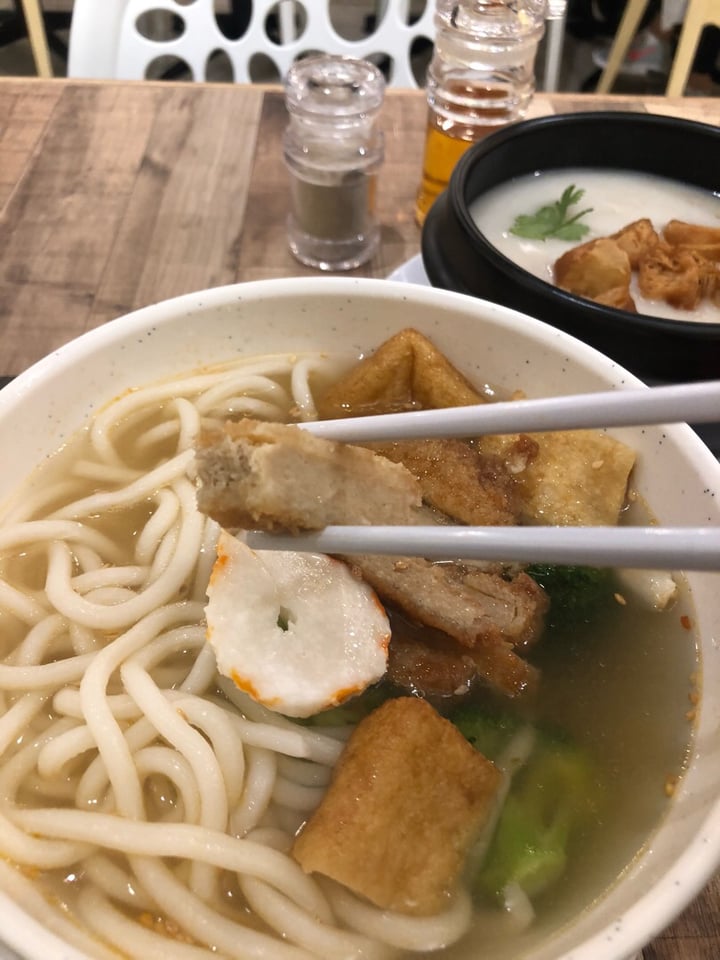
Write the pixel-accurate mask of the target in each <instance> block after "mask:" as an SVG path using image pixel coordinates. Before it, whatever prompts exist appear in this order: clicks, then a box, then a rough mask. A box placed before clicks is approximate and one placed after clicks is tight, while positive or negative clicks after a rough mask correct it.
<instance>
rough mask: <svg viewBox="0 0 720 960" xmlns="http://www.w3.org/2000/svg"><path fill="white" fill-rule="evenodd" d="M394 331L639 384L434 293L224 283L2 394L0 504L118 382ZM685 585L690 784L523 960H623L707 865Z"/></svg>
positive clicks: (715, 753) (681, 433)
mask: <svg viewBox="0 0 720 960" xmlns="http://www.w3.org/2000/svg"><path fill="white" fill-rule="evenodd" d="M406 326H414V327H416V328H417V329H419V330H421V331H422V332H424V333H426V334H427V335H429V336H430V337H431V338H432V339H433V340H434V341H435V342H436V343H437V345H438V346H439V347H440V348H441V349H443V350H444V351H445V352H446V353H447V355H448V356H449V357H450V359H451V360H452V361H453V362H454V363H455V364H456V365H457V366H458V367H459V368H460V369H461V370H462V371H463V372H464V373H466V374H467V375H468V376H469V377H470V378H471V379H477V378H478V377H480V378H481V380H485V379H487V378H491V379H492V381H493V383H494V384H495V385H496V386H497V387H499V388H500V389H503V388H505V389H507V390H508V391H510V390H513V389H515V388H516V387H522V388H523V389H524V390H525V391H526V392H527V394H528V395H529V396H542V395H550V394H568V393H573V392H584V391H593V390H605V389H618V390H624V389H628V388H638V387H641V386H642V385H641V384H640V382H639V381H638V380H636V379H635V378H634V377H633V376H632V375H630V374H629V373H627V372H626V371H625V370H623V369H622V368H621V367H619V366H618V365H617V364H616V363H614V362H612V361H610V360H608V359H607V358H606V357H604V356H602V355H601V354H599V353H597V352H596V351H594V350H593V349H591V348H590V347H587V346H586V345H584V344H582V343H580V342H578V341H575V340H573V339H571V338H570V337H569V336H567V335H566V334H564V333H562V332H560V331H558V330H556V329H554V328H552V327H549V326H545V325H543V324H541V323H539V322H537V321H534V320H531V319H529V318H527V317H525V316H523V315H521V314H519V313H516V312H514V311H512V310H509V309H506V308H504V307H500V306H497V305H494V304H490V303H485V302H483V301H480V300H477V299H473V298H470V297H467V298H466V297H463V296H461V295H458V294H454V293H449V292H446V291H442V290H436V289H431V288H426V287H421V286H414V285H408V284H402V283H392V282H387V281H373V280H363V279H348V278H337V279H336V278H327V277H321V278H307V279H289V280H272V281H263V282H257V283H249V284H243V285H238V286H230V287H224V288H220V289H216V290H211V291H205V292H201V293H197V294H191V295H187V296H183V297H180V298H178V299H175V300H171V301H168V302H165V303H160V304H157V305H155V306H151V307H147V308H145V309H142V310H139V311H137V312H135V313H133V314H131V315H129V316H126V317H123V318H120V319H118V320H116V321H114V322H112V323H109V324H107V325H105V326H103V327H100V328H99V329H97V330H94V331H92V332H90V333H88V334H86V335H84V336H83V337H81V338H79V339H78V340H76V341H74V342H72V343H70V344H68V345H66V346H65V347H63V348H62V349H60V350H58V351H57V352H56V353H54V354H52V355H51V356H49V357H47V358H46V359H44V360H42V361H41V362H39V363H38V364H36V365H35V366H34V367H32V368H31V369H29V370H28V371H27V372H25V373H24V374H22V375H21V376H20V377H18V378H17V379H16V380H15V381H14V382H13V383H12V384H11V385H10V386H8V387H6V388H5V389H4V390H3V391H2V392H0V449H2V450H4V451H5V452H6V455H5V457H4V458H3V461H4V462H3V470H2V472H1V473H0V498H2V497H4V496H5V495H6V494H8V493H9V492H10V491H12V490H14V489H15V488H16V487H18V485H19V484H21V483H22V481H23V478H24V477H26V475H27V474H28V473H29V472H30V471H31V470H32V469H33V468H34V467H35V466H36V465H37V464H38V463H39V462H41V461H42V460H43V459H44V458H45V457H46V456H48V455H49V454H51V453H53V452H54V451H55V450H57V448H58V447H59V446H60V445H61V444H62V443H63V442H64V441H65V440H66V439H67V438H68V437H69V436H71V435H72V434H74V433H75V432H76V431H77V430H78V428H79V427H80V426H81V424H82V423H83V421H84V420H85V418H87V417H88V416H89V415H91V414H92V413H93V411H94V410H96V409H97V408H98V407H100V406H102V404H104V403H105V402H106V401H107V400H109V399H111V398H113V397H115V396H117V395H118V394H119V393H121V392H122V391H124V390H125V389H126V388H128V387H130V386H133V385H136V384H142V383H147V382H150V381H153V380H156V379H158V378H161V377H165V376H167V375H170V374H173V373H176V372H180V371H187V370H188V369H192V368H195V367H198V366H201V365H206V364H208V363H213V362H216V361H223V360H227V359H229V358H232V357H234V356H236V355H238V354H261V353H267V352H292V351H302V350H307V349H311V350H328V351H332V350H343V351H346V350H348V349H349V350H353V351H357V352H358V353H359V352H360V351H366V350H368V349H370V348H372V347H374V346H376V345H377V344H379V343H380V342H381V341H382V340H383V339H384V338H386V337H387V336H388V335H390V334H392V333H393V332H395V331H397V330H399V329H401V328H403V327H406ZM616 433H617V435H618V436H620V437H621V438H623V439H625V440H627V441H628V442H629V443H631V444H632V446H633V447H634V448H635V449H636V450H637V452H638V454H639V463H638V467H637V473H636V478H635V485H636V486H637V487H638V489H639V490H640V492H641V493H642V494H643V496H644V497H645V499H646V500H647V502H648V503H649V504H650V506H651V508H652V510H653V512H654V514H655V515H656V516H657V518H658V520H659V521H660V522H661V523H664V524H697V525H707V524H712V523H720V497H718V496H716V494H718V493H720V465H718V463H717V462H716V461H715V460H714V458H713V457H712V455H711V454H710V453H709V451H708V450H707V448H706V447H705V446H704V445H703V444H702V443H701V442H700V441H699V440H698V439H697V437H696V436H695V434H694V433H693V432H692V431H691V430H690V428H689V427H687V426H684V425H678V426H672V427H657V428H648V429H646V430H643V431H639V430H622V431H616ZM8 454H9V455H8ZM689 582H690V586H691V589H692V593H693V597H694V603H695V607H696V613H697V623H698V628H699V633H700V635H701V637H702V657H703V666H704V695H703V702H702V709H701V711H700V715H699V726H698V729H697V735H696V739H695V744H694V751H693V756H692V758H691V762H690V766H689V769H688V771H687V774H686V775H685V777H684V778H683V780H682V782H681V785H680V787H679V789H678V791H677V793H676V796H675V797H674V800H673V801H672V803H670V805H669V812H668V814H667V816H666V819H665V820H664V822H663V824H662V826H661V828H660V829H659V830H658V832H656V834H655V835H654V836H653V837H652V841H651V843H649V844H648V846H647V848H646V850H645V852H644V853H643V855H642V856H641V857H640V858H638V859H637V860H636V861H635V862H633V863H632V864H631V865H629V866H628V868H627V870H626V872H625V873H624V874H623V876H622V878H621V880H620V881H619V882H618V883H617V884H616V885H615V886H614V887H613V888H612V889H611V890H610V891H609V892H607V893H606V895H604V896H603V897H602V898H601V899H599V901H598V902H596V903H595V904H594V905H593V906H592V907H591V908H590V909H588V910H586V911H585V912H583V914H582V915H581V916H579V917H577V918H576V919H575V920H574V921H573V922H572V923H571V924H569V925H566V926H564V927H563V928H562V929H560V930H557V931H555V932H554V933H553V934H552V935H551V936H550V937H549V938H548V937H545V939H543V940H542V942H540V943H538V944H536V945H535V946H534V947H533V948H532V949H531V951H530V952H529V953H528V954H527V958H528V960H560V958H563V960H625V958H627V957H629V956H631V955H632V954H633V953H634V952H635V951H636V950H637V949H639V948H640V947H642V946H643V945H644V944H645V943H647V942H648V941H649V940H651V939H652V938H653V937H654V936H655V935H656V934H657V933H659V932H660V931H661V929H663V928H664V927H665V926H667V925H668V924H669V923H670V922H671V921H672V920H673V918H674V917H675V916H676V915H677V914H678V913H679V912H680V911H681V910H682V909H683V908H684V907H685V906H686V905H687V904H688V903H689V901H690V900H692V899H693V898H694V897H695V896H696V895H697V894H698V893H699V891H700V890H701V889H702V888H703V886H704V885H705V884H706V883H707V881H708V880H709V879H710V877H711V876H712V874H713V871H714V870H715V869H716V868H717V867H718V865H719V864H720V800H719V799H718V798H720V591H719V590H718V589H717V586H718V577H717V575H715V574H704V575H691V576H690V577H689ZM0 937H2V938H4V940H5V941H6V942H7V944H8V945H9V946H10V947H12V948H13V949H14V950H16V951H18V952H19V953H20V954H21V955H22V956H23V957H27V958H33V960H61V958H62V960H79V958H80V954H79V953H78V952H77V951H76V950H74V949H72V948H70V947H67V946H65V945H62V944H61V943H60V942H59V941H58V940H57V938H56V937H55V936H53V935H52V934H50V933H48V932H47V931H46V930H45V929H43V927H42V926H40V925H39V924H38V923H36V922H35V921H34V920H32V919H31V918H30V917H29V916H27V915H26V914H25V913H24V912H23V910H22V909H21V908H20V907H18V906H17V905H15V904H13V903H12V902H11V901H10V900H8V899H7V898H6V897H4V896H2V897H0ZM1 953H2V950H0V954H1ZM477 955H478V956H481V955H483V953H482V951H481V949H480V948H478V954H477ZM523 957H525V954H523Z"/></svg>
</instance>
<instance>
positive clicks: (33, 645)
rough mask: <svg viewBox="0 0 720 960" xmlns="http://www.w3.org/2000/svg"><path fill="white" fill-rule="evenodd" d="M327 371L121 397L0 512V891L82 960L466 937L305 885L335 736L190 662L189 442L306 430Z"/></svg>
mask: <svg viewBox="0 0 720 960" xmlns="http://www.w3.org/2000/svg"><path fill="white" fill-rule="evenodd" d="M331 366H332V365H331V364H330V362H329V361H327V360H321V359H320V358H318V357H313V358H310V359H300V360H293V359H292V358H277V357H271V358H267V359H265V360H259V361H258V360H255V361H253V362H239V363H237V364H234V365H230V366H225V367H223V368H222V369H217V370H210V371H208V372H202V373H199V374H198V375H194V376H189V377H187V378H185V379H179V380H175V381H172V382H167V383H162V384H159V385H154V386H151V387H148V388H146V389H138V390H133V391H131V392H129V393H127V394H125V395H123V396H121V397H120V398H118V399H117V400H115V401H114V402H113V403H111V404H109V405H108V406H107V408H105V409H104V410H103V411H102V412H101V413H100V414H99V415H98V416H97V417H96V418H95V419H94V421H93V422H92V424H91V425H90V426H89V427H87V428H86V431H85V433H84V434H83V436H82V437H79V438H78V439H76V440H75V441H73V442H72V443H70V444H69V446H68V448H67V449H65V450H64V451H61V452H60V453H59V454H58V456H57V457H56V458H55V460H56V462H55V463H52V464H50V465H48V466H46V467H44V468H43V469H42V470H41V471H40V475H39V476H38V477H36V478H35V481H34V482H32V483H29V484H28V485H27V486H26V487H25V489H23V490H22V491H21V492H20V493H19V495H18V496H17V497H16V498H15V500H14V501H13V502H12V503H10V504H9V505H8V506H7V507H6V509H5V512H4V516H3V518H2V526H1V527H0V551H1V553H2V556H3V557H4V558H5V559H4V560H3V561H2V579H0V621H1V622H2V626H3V629H2V632H3V636H4V637H6V638H8V639H6V640H5V644H6V647H5V649H4V650H3V651H2V653H3V657H4V659H3V661H2V663H0V690H1V691H2V692H1V693H0V749H1V750H2V755H3V763H2V767H1V768H0V849H2V851H3V852H4V854H5V856H6V857H7V858H8V861H12V863H13V864H14V865H11V864H10V863H9V862H6V863H2V864H0V885H1V886H2V888H3V889H5V890H6V891H8V892H10V893H11V895H12V896H13V897H14V898H16V899H18V900H19V902H20V903H21V904H22V905H23V906H24V907H25V908H26V909H28V910H29V911H30V912H31V913H32V914H34V915H35V916H36V917H37V918H39V919H41V921H42V923H43V924H44V925H45V926H46V927H49V928H50V929H52V930H54V931H55V932H56V933H57V934H59V935H60V936H61V937H62V938H63V939H65V940H66V941H68V942H69V943H72V944H74V945H75V946H77V947H79V948H81V949H83V950H85V951H87V952H88V953H89V954H91V955H92V956H95V957H99V958H111V957H112V958H115V960H116V958H117V951H120V952H121V954H123V955H130V956H132V957H143V958H152V957H167V955H168V949H169V946H168V937H172V944H171V947H170V949H171V951H172V956H173V957H174V958H177V960H184V958H187V960H200V958H202V957H208V958H210V957H213V958H217V957H222V956H227V957H233V958H245V957H272V958H277V960H283V958H287V960H300V958H306V957H333V958H335V957H341V956H342V957H356V956H357V957H378V958H380V957H385V956H388V955H394V954H395V953H396V951H397V950H398V949H403V950H409V951H419V950H422V951H424V950H432V949H437V948H439V947H441V946H442V945H444V944H448V943H451V942H453V941H455V940H457V939H458V938H459V937H461V936H462V934H463V933H464V931H465V930H466V929H467V927H468V925H469V922H470V914H471V909H470V904H469V899H468V898H466V897H465V896H464V895H462V896H458V897H457V899H456V900H455V901H454V902H453V903H452V904H450V905H449V908H448V910H447V911H446V912H445V913H443V914H442V915H440V916H437V917H431V918H411V917H407V916H401V915H393V914H390V913H388V912H387V911H385V912H383V911H380V910H379V909H375V908H373V907H372V906H369V905H368V904H366V903H364V902H362V903H361V902H360V901H359V900H358V899H357V898H355V897H353V896H352V895H351V894H349V893H348V892H347V891H341V890H340V889H339V888H337V887H334V886H333V885H332V884H330V883H327V882H325V883H320V882H318V881H317V880H316V879H314V878H312V877H310V876H307V875H305V874H304V873H303V871H302V870H301V868H300V867H299V865H298V864H297V863H296V862H295V861H294V860H293V859H292V858H291V857H290V856H289V854H288V851H289V848H290V845H291V842H292V838H293V835H294V833H295V831H296V830H297V829H298V827H299V826H300V825H301V823H302V822H303V820H304V819H306V817H307V816H308V812H309V811H311V810H312V809H313V808H314V807H315V806H317V804H318V802H319V799H320V796H321V794H322V791H323V788H324V787H325V785H326V784H327V782H328V780H329V776H330V772H331V770H332V767H333V764H334V762H335V760H336V759H337V757H338V754H339V752H340V750H341V749H342V742H343V738H344V737H345V736H346V735H347V732H348V731H346V730H340V729H333V730H330V731H325V730H323V731H322V732H319V731H318V730H315V729H312V728H310V727H307V726H302V725H300V724H296V723H293V722H291V721H289V720H286V719H285V718H284V717H282V716H280V715H277V714H273V713H271V712H270V711H268V710H266V709H265V708H263V707H260V706H258V705H257V704H255V703H253V702H252V701H251V700H250V699H249V698H246V697H245V695H243V694H241V693H240V692H239V691H237V690H235V689H234V688H232V684H231V685H230V688H228V686H227V684H225V683H222V682H220V681H219V679H218V677H217V675H216V670H215V662H214V657H213V655H212V653H211V651H210V650H209V649H208V648H207V647H206V646H205V630H204V624H203V616H204V610H203V608H204V602H205V589H206V585H207V582H208V577H209V573H210V568H211V565H212V562H213V560H214V544H215V540H216V537H217V534H218V528H217V526H216V524H214V523H213V522H212V521H211V520H208V519H207V518H206V517H204V516H201V515H200V514H199V513H198V511H197V509H196V506H195V489H194V484H193V479H192V476H191V475H190V473H191V465H192V458H193V453H192V449H191V448H192V443H193V439H194V437H195V435H196V433H197V431H198V429H199V428H200V426H201V424H208V423H210V422H211V421H222V420H223V419H225V418H226V417H228V416H233V417H235V416H238V415H250V416H255V417H262V418H265V419H272V420H287V419H288V417H289V415H290V413H291V411H292V413H293V415H294V416H295V417H298V416H299V417H300V418H301V419H308V418H312V417H313V416H314V406H313V391H312V389H311V387H310V380H309V375H310V372H311V371H313V370H315V369H316V368H322V369H323V370H324V371H325V373H326V374H327V373H328V372H329V370H330V368H331ZM38 877H39V878H40V880H41V884H40V885H38V884H37V883H36V882H35V880H36V878H38ZM43 885H44V891H45V893H44V894H41V893H40V892H39V890H40V887H41V886H43ZM47 896H49V897H51V898H56V899H58V900H59V901H60V902H61V903H62V904H63V908H62V909H55V908H51V907H50V906H49V905H48V902H47V899H46V897H47Z"/></svg>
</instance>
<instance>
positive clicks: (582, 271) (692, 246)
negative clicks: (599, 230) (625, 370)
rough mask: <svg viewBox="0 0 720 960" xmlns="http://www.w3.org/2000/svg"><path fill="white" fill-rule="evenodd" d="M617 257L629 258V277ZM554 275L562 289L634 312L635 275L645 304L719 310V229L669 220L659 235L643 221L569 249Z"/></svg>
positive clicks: (559, 261) (685, 308)
mask: <svg viewBox="0 0 720 960" xmlns="http://www.w3.org/2000/svg"><path fill="white" fill-rule="evenodd" d="M620 253H623V254H625V255H626V256H627V260H628V264H629V268H630V273H629V275H627V276H626V274H625V272H624V269H623V260H622V257H621V256H620ZM554 273H555V282H556V283H557V285H558V286H559V287H562V288H563V289H564V290H568V291H569V292H570V293H574V294H576V295H577V296H581V297H587V298H588V299H590V300H594V301H595V302H596V303H601V304H604V305H605V306H609V307H615V308H616V309H620V310H628V311H630V312H633V313H636V312H637V307H636V304H635V302H634V300H633V298H632V295H631V292H630V284H631V281H632V276H633V273H635V274H636V275H637V283H638V288H639V290H640V292H641V294H642V295H643V297H645V298H646V299H648V300H660V301H664V302H665V303H668V304H669V305H670V306H672V307H676V308H678V309H681V310H688V311H690V310H694V309H696V308H697V306H698V305H699V304H700V302H701V301H702V300H703V299H705V298H707V299H709V300H710V301H711V302H712V303H714V304H717V305H719V306H720V227H705V226H701V225H699V224H693V223H686V222H684V221H682V220H670V221H669V222H668V223H667V224H666V225H665V227H664V228H663V231H662V237H660V236H659V235H658V233H657V231H656V230H655V228H654V226H653V224H652V221H651V220H649V219H648V218H647V217H643V218H641V219H640V220H634V221H633V222H632V223H628V224H627V225H626V226H624V227H622V229H620V230H618V231H617V232H616V233H613V234H612V235H611V236H609V237H599V238H596V239H595V240H588V241H587V242H585V243H583V244H580V245H579V246H577V247H573V249H571V250H568V251H567V252H566V253H564V254H563V255H562V256H561V257H559V258H558V259H557V260H556V261H555V265H554Z"/></svg>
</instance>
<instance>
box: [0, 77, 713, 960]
mask: <svg viewBox="0 0 720 960" xmlns="http://www.w3.org/2000/svg"><path fill="white" fill-rule="evenodd" d="M588 109H611V110H612V109H622V110H627V109H631V110H638V111H648V112H652V113H662V114H668V115H678V116H683V117H685V118H688V119H695V120H701V121H704V122H708V123H712V124H716V125H717V124H719V123H720V98H708V99H701V98H677V99H669V98H665V97H656V98H646V99H639V98H637V97H633V98H629V97H602V98H601V97H598V96H594V95H579V94H557V95H544V94H542V95H539V96H537V97H536V98H535V100H534V102H533V105H532V109H531V113H530V115H531V116H541V115H544V114H549V113H560V112H571V111H573V112H574V111H580V110H588ZM424 122H425V102H424V98H423V95H422V93H421V92H420V91H397V90H391V91H389V92H388V94H387V97H386V101H385V106H384V109H383V114H382V127H383V130H384V132H385V144H386V154H385V163H384V165H383V170H382V175H381V181H380V188H379V196H378V205H379V216H380V220H381V224H382V242H381V245H380V249H379V251H378V253H377V255H376V256H375V258H374V259H373V260H372V261H371V262H370V263H369V264H367V265H366V266H365V267H363V268H360V269H358V270H357V271H355V273H356V275H361V276H363V275H364V276H374V277H385V276H387V275H388V274H389V273H391V272H392V271H393V270H394V269H396V268H397V267H399V266H401V265H402V264H403V263H405V262H406V261H407V260H408V259H409V258H410V257H412V256H414V255H415V254H417V253H418V251H419V241H420V231H419V229H418V227H417V225H416V224H415V221H414V215H413V210H414V199H415V192H416V189H417V184H418V179H419V176H420V166H421V160H422V149H423V141H424ZM285 123H286V115H285V109H284V105H283V99H282V93H281V91H280V90H279V89H277V88H264V87H260V86H253V87H249V86H241V85H237V86H225V85H216V86H210V85H203V84H168V83H166V84H162V83H119V82H90V81H68V80H49V81H44V80H37V79H14V78H7V79H0V384H1V383H2V382H3V379H4V378H6V377H11V376H14V375H17V374H18V373H20V372H21V371H22V370H24V369H25V368H26V367H28V366H29V365H30V364H32V363H33V362H35V361H36V360H38V359H39V358H40V357H42V356H44V355H45V354H47V353H49V352H50V351H52V350H54V349H55V348H57V347H59V346H60V345H62V344H63V343H65V342H66V341H68V340H70V339H72V338H73V337H75V336H77V335H78V334H80V333H83V332H84V331H86V330H89V329H91V328H93V327H96V326H98V325H99V324H102V323H104V322H105V321H107V320H109V319H111V318H113V317H116V316H119V315H122V314H124V313H127V312H128V311H129V310H133V309H135V308H137V307H141V306H145V305H146V304H149V303H152V302H156V301H158V300H163V299H166V298H167V297H172V296H175V295H177V294H181V293H187V292H190V291H193V290H197V289H202V288H205V287H211V286H217V285H220V284H225V283H233V282H236V281H243V280H254V279H261V278H267V277H284V276H299V275H303V274H309V273H313V271H311V270H309V269H308V268H305V267H303V266H301V265H300V264H299V263H298V262H297V261H295V260H294V259H293V257H292V256H291V254H290V252H289V250H288V248H287V243H286V234H285V218H286V215H287V211H288V202H289V201H288V184H287V177H286V172H285V168H284V165H283V160H282V147H281V135H282V131H283V129H284V126H285ZM719 169H720V165H719ZM5 453H6V455H7V451H6V452H5ZM670 919H671V918H669V917H668V918H664V917H658V926H664V925H665V923H666V922H669V921H670ZM642 955H643V960H720V877H716V878H715V879H714V880H713V882H711V883H710V885H709V886H708V887H707V889H706V890H705V891H704V892H703V893H702V894H701V895H700V896H699V897H698V898H697V899H696V900H695V901H694V902H693V903H692V904H691V905H690V906H689V907H688V908H687V909H686V911H685V912H684V913H683V914H682V915H681V916H680V917H679V918H678V919H676V920H675V922H674V923H672V925H670V926H669V927H667V929H665V932H664V933H662V934H661V935H660V936H658V937H657V938H656V939H655V940H654V941H653V942H652V943H651V944H650V945H648V946H647V947H646V948H645V949H644V951H643V954H642Z"/></svg>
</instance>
